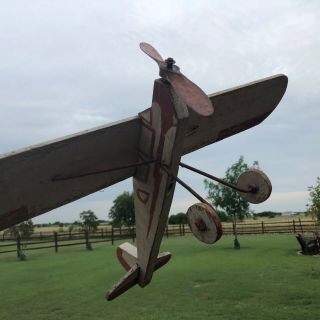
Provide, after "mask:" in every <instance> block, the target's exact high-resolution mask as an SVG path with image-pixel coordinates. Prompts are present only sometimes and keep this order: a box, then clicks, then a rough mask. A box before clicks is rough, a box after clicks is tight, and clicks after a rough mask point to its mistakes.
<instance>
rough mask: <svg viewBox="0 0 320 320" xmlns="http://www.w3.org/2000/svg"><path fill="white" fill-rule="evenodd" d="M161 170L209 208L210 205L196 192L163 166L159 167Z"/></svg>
mask: <svg viewBox="0 0 320 320" xmlns="http://www.w3.org/2000/svg"><path fill="white" fill-rule="evenodd" d="M161 168H162V169H163V170H164V171H165V172H166V173H167V174H168V175H169V176H171V177H172V178H173V179H174V180H175V181H177V182H178V183H179V184H180V185H182V186H183V187H184V188H185V189H187V190H188V191H189V192H190V193H191V194H192V195H193V196H195V197H196V198H197V199H198V200H199V201H200V202H203V203H206V204H207V205H209V206H210V207H211V204H210V203H209V202H208V201H206V200H205V199H203V198H202V197H201V196H200V195H199V194H198V193H197V192H196V191H194V190H193V189H192V188H191V187H189V186H188V185H187V184H186V183H185V182H183V181H182V180H181V179H179V178H178V177H176V176H175V175H173V174H172V173H171V172H170V171H169V170H168V168H166V167H165V166H164V165H161Z"/></svg>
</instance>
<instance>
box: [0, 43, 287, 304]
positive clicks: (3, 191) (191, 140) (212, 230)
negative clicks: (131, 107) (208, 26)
mask: <svg viewBox="0 0 320 320" xmlns="http://www.w3.org/2000/svg"><path fill="white" fill-rule="evenodd" d="M140 48H141V49H142V51H143V52H145V53H146V54H147V55H148V56H149V57H151V58H152V59H153V60H155V61H156V63H157V64H158V66H159V69H160V77H161V78H160V79H157V80H155V81H154V87H153V98H152V105H151V107H150V108H148V109H146V110H144V111H142V112H141V113H139V115H138V116H136V117H132V118H129V119H126V120H123V121H119V122H115V123H112V124H109V125H106V126H101V127H98V128H94V129H91V130H87V131H85V132H81V133H78V134H74V135H70V136H67V137H63V138H61V139H57V140H54V141H49V142H47V143H43V144H39V145H35V146H32V147H28V148H25V149H22V150H18V151H15V152H11V153H7V154H3V155H1V156H0V205H1V206H0V230H3V229H6V228H8V227H10V226H12V225H15V224H17V223H20V222H22V221H24V220H27V219H30V218H33V217H35V216H38V215H40V214H43V213H45V212H47V211H49V210H52V209H54V208H57V207H59V206H62V205H64V204H66V203H69V202H71V201H74V200H76V199H79V198H81V197H83V196H86V195H88V194H90V193H93V192H95V191H98V190H101V189H103V188H106V187H108V186H110V185H112V184H115V183H117V182H119V181H121V180H124V179H127V178H129V177H133V191H134V205H135V215H136V234H137V247H135V246H133V245H131V244H130V243H124V244H122V245H120V246H119V247H118V248H117V256H118V259H119V261H120V263H121V264H122V265H123V267H124V268H125V269H126V270H127V273H126V274H125V276H124V277H123V278H122V279H121V280H120V281H119V282H118V283H117V284H116V285H115V286H114V287H113V288H112V289H111V290H109V291H108V293H107V299H108V300H112V299H114V298H115V297H117V296H119V295H120V294H121V293H123V292H125V291H126V290H128V289H129V288H131V287H132V286H134V285H135V284H138V285H139V286H140V287H144V286H146V285H147V284H148V283H149V282H150V281H151V279H152V275H153V272H154V271H155V270H156V269H158V268H160V267H161V266H163V265H164V264H166V263H167V262H168V261H169V259H170V257H171V254H170V253H168V252H165V253H160V254H159V249H160V244H161V240H162V237H163V234H164V231H165V226H166V223H167V219H168V214H169V210H170V206H171V202H172V198H173V193H174V189H175V184H176V182H178V183H180V184H181V185H182V186H183V187H185V188H187V189H188V190H189V191H190V192H191V193H192V194H193V195H194V196H195V197H196V198H198V200H199V201H200V203H197V204H194V205H193V206H191V207H190V208H189V209H188V211H187V217H188V221H189V225H190V228H191V231H192V232H193V234H194V235H195V236H196V237H197V238H198V239H199V240H201V241H203V242H205V243H214V242H216V241H217V240H219V238H220V237H221V235H222V227H221V223H220V219H219V217H218V215H217V214H216V212H215V210H214V208H213V207H212V206H211V205H210V204H209V203H208V202H207V201H206V200H205V199H203V198H202V197H201V196H200V195H198V194H197V193H196V192H195V191H194V190H193V189H191V188H190V187H189V186H188V185H186V184H185V183H184V182H183V181H181V180H180V179H179V178H178V177H177V174H178V169H179V166H182V167H184V168H187V169H189V170H192V171H194V172H197V173H199V174H202V175H204V176H206V177H208V178H210V179H213V180H215V181H217V182H219V183H223V184H224V185H226V186H227V187H231V188H233V189H235V190H237V191H238V192H239V194H240V195H241V196H242V197H243V198H245V199H246V200H247V201H249V202H251V203H260V202H263V201H265V200H266V199H267V198H268V197H269V196H270V194H271V183H270V181H269V179H268V177H267V176H266V175H265V174H264V173H262V172H261V171H259V170H255V169H250V170H248V171H246V172H244V173H243V174H241V175H240V177H239V178H238V183H237V185H232V184H229V183H226V182H225V181H223V180H221V179H218V178H216V177H215V176H212V175H210V174H208V173H206V172H203V171H201V170H198V169H196V168H193V167H191V166H189V165H187V164H185V163H182V162H181V161H180V160H181V157H182V156H183V155H185V154H187V153H189V152H192V151H195V150H197V149H199V148H202V147H204V146H206V145H209V144H211V143H214V142H217V141H219V140H222V139H225V138H227V137H229V136H232V135H234V134H236V133H239V132H241V131H244V130H247V129H249V128H251V127H253V126H255V125H257V124H259V123H261V122H262V121H263V120H264V119H265V118H266V117H268V116H269V114H270V113H271V112H272V111H273V110H274V109H275V107H276V106H277V105H278V103H279V102H280V100H281V98H282V96H283V95H284V92H285V90H286V87H287V83H288V79H287V77H286V76H285V75H281V74H280V75H275V76H272V77H269V78H265V79H262V80H259V81H255V82H252V83H249V84H246V85H243V86H239V87H236V88H232V89H229V90H225V91H222V92H218V93H216V94H212V95H209V96H207V95H206V94H205V93H204V92H203V91H202V90H201V89H200V88H199V87H198V86H196V85H195V84H194V83H193V82H191V81H190V80H189V79H188V78H186V77H185V76H184V75H183V74H182V73H181V72H180V69H179V68H178V67H177V66H176V65H175V61H174V60H173V59H172V58H168V59H166V60H163V59H162V57H161V55H160V54H159V53H158V52H157V51H156V50H155V49H154V48H153V47H152V46H151V45H149V44H147V43H141V44H140Z"/></svg>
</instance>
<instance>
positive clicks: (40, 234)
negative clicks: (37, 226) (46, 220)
mask: <svg viewBox="0 0 320 320" xmlns="http://www.w3.org/2000/svg"><path fill="white" fill-rule="evenodd" d="M40 240H43V239H42V232H41V231H40Z"/></svg>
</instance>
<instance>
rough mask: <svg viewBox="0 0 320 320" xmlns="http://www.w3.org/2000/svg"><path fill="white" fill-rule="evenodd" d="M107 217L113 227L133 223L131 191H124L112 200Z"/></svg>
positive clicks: (127, 225) (131, 224)
mask: <svg viewBox="0 0 320 320" xmlns="http://www.w3.org/2000/svg"><path fill="white" fill-rule="evenodd" d="M109 217H110V219H111V220H112V221H111V223H112V225H113V226H114V227H121V226H126V227H129V226H133V225H134V224H135V216H134V202H133V194H132V192H131V193H130V192H127V191H125V192H123V193H122V194H120V195H119V196H118V197H117V198H116V199H115V200H114V201H113V206H112V208H111V209H110V211H109Z"/></svg>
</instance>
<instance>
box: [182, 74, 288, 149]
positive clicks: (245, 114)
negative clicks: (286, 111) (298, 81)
mask: <svg viewBox="0 0 320 320" xmlns="http://www.w3.org/2000/svg"><path fill="white" fill-rule="evenodd" d="M287 84H288V78H287V77H286V76H285V75H281V74H280V75H275V76H273V77H269V78H265V79H262V80H259V81H255V82H251V83H248V84H246V85H243V86H239V87H236V88H232V89H228V90H225V91H221V92H218V93H215V94H212V95H209V98H210V100H211V102H212V104H213V106H214V113H213V114H212V115H211V116H209V117H201V116H199V115H198V114H196V113H195V112H193V111H192V110H191V109H189V113H190V118H189V128H188V133H187V136H186V138H185V140H184V146H183V154H187V153H189V152H192V151H194V150H197V149H199V148H202V147H204V146H206V145H208V144H211V143H214V142H217V141H219V140H222V139H225V138H227V137H229V136H232V135H234V134H236V133H239V132H241V131H244V130H247V129H249V128H251V127H253V126H256V125H257V124H259V123H260V122H262V121H263V120H264V119H265V118H267V117H268V116H269V114H270V113H271V112H272V111H273V110H274V109H275V107H276V106H277V105H278V103H279V102H280V100H281V98H282V96H283V95H284V93H285V91H286V88H287Z"/></svg>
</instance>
